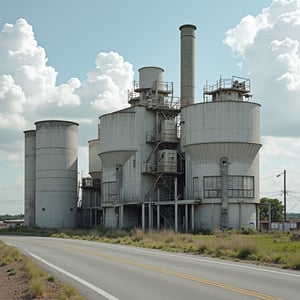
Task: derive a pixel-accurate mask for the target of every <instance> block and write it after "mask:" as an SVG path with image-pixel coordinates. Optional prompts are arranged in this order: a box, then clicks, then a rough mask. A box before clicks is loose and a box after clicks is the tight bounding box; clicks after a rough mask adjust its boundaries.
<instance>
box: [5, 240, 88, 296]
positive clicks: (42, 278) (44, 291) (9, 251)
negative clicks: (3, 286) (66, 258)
mask: <svg viewBox="0 0 300 300" xmlns="http://www.w3.org/2000/svg"><path fill="white" fill-rule="evenodd" d="M15 261H20V262H22V264H23V269H24V270H25V272H26V276H27V278H28V290H29V294H30V296H31V297H32V298H39V299H40V298H41V299H42V298H43V297H44V296H45V295H48V294H49V293H50V294H51V291H49V288H47V286H46V284H45V283H46V282H47V281H48V282H56V280H55V277H54V276H52V275H50V274H49V273H47V272H46V271H44V270H43V269H41V268H40V267H39V266H38V265H37V264H36V263H35V262H34V261H32V260H30V259H29V258H28V257H26V256H24V255H23V254H21V253H20V252H19V251H18V250H17V249H15V248H14V247H11V246H8V245H6V244H5V243H3V242H2V241H0V266H4V265H12V264H13V262H15ZM7 272H8V276H13V275H15V274H16V270H15V269H14V268H13V267H12V268H10V269H8V271H7ZM56 286H57V287H58V291H55V292H58V294H59V296H58V297H59V298H58V299H62V300H67V299H69V300H70V299H72V300H83V298H82V297H81V296H80V295H79V294H78V292H77V291H76V290H75V289H74V288H73V287H71V286H70V285H68V284H63V283H59V282H57V285H56ZM47 299H54V298H48V297H47ZM55 299H57V298H56V297H55Z"/></svg>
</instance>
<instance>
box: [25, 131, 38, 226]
mask: <svg viewBox="0 0 300 300" xmlns="http://www.w3.org/2000/svg"><path fill="white" fill-rule="evenodd" d="M24 134H25V170H24V173H25V191H24V196H25V199H24V200H25V210H24V211H25V214H24V215H25V217H24V223H25V226H30V227H32V226H35V160H36V155H35V144H36V143H35V137H36V132H35V130H27V131H24Z"/></svg>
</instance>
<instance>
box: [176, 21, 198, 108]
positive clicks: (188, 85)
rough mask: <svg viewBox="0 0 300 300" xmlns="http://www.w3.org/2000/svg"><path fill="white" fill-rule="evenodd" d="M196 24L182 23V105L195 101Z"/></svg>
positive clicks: (180, 28)
mask: <svg viewBox="0 0 300 300" xmlns="http://www.w3.org/2000/svg"><path fill="white" fill-rule="evenodd" d="M196 29H197V27H196V26H195V25H190V24H186V25H182V26H180V27H179V30H180V31H181V47H180V51H181V56H180V59H181V64H180V81H181V85H180V93H181V95H180V98H181V107H184V106H187V105H190V104H193V103H195V30H196Z"/></svg>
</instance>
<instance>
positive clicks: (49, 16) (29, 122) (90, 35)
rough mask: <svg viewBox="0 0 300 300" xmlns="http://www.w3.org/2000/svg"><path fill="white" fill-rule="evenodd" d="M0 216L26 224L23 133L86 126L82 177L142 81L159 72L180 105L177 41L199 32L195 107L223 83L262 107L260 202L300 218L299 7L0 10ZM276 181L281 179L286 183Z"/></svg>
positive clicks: (177, 2)
mask: <svg viewBox="0 0 300 300" xmlns="http://www.w3.org/2000/svg"><path fill="white" fill-rule="evenodd" d="M0 4H1V10H0V191H1V193H0V215H1V214H6V213H8V214H18V213H22V212H24V134H23V131H24V130H28V129H34V123H35V122H36V121H39V120H46V119H62V120H69V121H75V122H78V123H79V124H80V125H79V166H78V169H79V171H80V172H81V173H83V174H84V176H86V175H87V174H88V148H87V145H88V141H89V140H91V139H95V138H97V123H98V117H99V115H101V114H103V113H107V112H111V111H114V110H118V109H121V108H124V107H126V106H127V105H128V103H127V91H128V89H131V88H132V85H133V81H134V80H138V69H139V68H141V67H145V66H159V67H162V68H163V69H164V70H165V72H164V79H165V81H172V82H173V83H174V96H180V95H179V90H180V32H179V27H180V25H183V24H194V25H196V26H197V30H196V43H195V48H196V55H195V60H196V66H195V68H196V74H195V76H196V100H197V102H201V101H202V99H203V98H202V90H203V86H204V85H205V83H206V82H208V83H210V84H213V83H215V82H216V81H217V80H218V79H219V78H220V76H222V77H223V78H231V76H233V75H234V76H241V77H246V78H249V79H250V80H251V93H252V95H253V98H252V101H254V102H257V103H260V104H261V105H262V108H261V135H262V137H261V142H262V144H263V147H262V148H261V151H260V198H262V197H269V198H278V199H279V200H281V201H282V200H283V185H284V177H283V171H284V170H286V187H287V212H300V157H299V155H300V151H299V150H300V117H299V115H300V52H299V43H300V0H259V1H253V0H227V1H223V0H210V1H199V0H186V1H181V0H163V1H162V0H152V1H136V0H127V1H124V0H110V1H103V0H84V1H82V0H72V1H71V0H64V1H62V0H51V1H50V0H44V1H42V0H40V1H38V0H27V1H17V0H0ZM278 175H279V176H278Z"/></svg>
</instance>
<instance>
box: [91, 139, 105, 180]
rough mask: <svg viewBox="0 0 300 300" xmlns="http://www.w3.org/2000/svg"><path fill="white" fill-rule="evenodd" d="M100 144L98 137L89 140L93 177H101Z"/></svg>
mask: <svg viewBox="0 0 300 300" xmlns="http://www.w3.org/2000/svg"><path fill="white" fill-rule="evenodd" d="M100 145H101V142H100V140H98V139H97V140H91V141H89V174H90V175H91V177H92V178H93V179H100V176H101V169H102V167H101V160H100V157H99V153H100Z"/></svg>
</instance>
